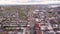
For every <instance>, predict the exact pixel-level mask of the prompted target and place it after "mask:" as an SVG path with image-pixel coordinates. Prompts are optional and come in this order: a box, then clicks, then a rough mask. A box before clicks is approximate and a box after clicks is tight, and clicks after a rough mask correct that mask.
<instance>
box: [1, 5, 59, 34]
mask: <svg viewBox="0 0 60 34" xmlns="http://www.w3.org/2000/svg"><path fill="white" fill-rule="evenodd" d="M0 34H60V5H5V6H4V5H3V6H2V5H1V6H0Z"/></svg>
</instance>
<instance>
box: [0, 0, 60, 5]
mask: <svg viewBox="0 0 60 34" xmlns="http://www.w3.org/2000/svg"><path fill="white" fill-rule="evenodd" d="M22 4H26V5H27V4H60V1H58V0H0V5H22Z"/></svg>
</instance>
